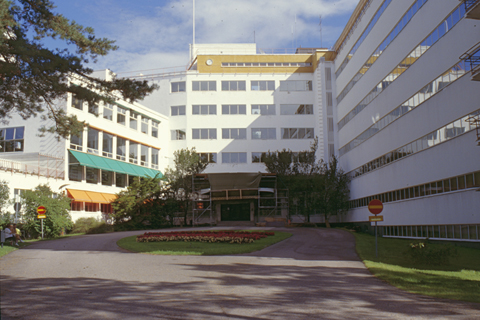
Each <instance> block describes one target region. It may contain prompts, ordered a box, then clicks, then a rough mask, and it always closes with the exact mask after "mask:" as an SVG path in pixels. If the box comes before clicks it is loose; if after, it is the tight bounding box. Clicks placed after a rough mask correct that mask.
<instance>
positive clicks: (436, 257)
mask: <svg viewBox="0 0 480 320" xmlns="http://www.w3.org/2000/svg"><path fill="white" fill-rule="evenodd" d="M407 252H408V255H409V257H410V259H411V260H412V261H413V262H415V263H419V264H425V265H446V264H448V263H449V262H450V259H451V258H454V257H455V256H456V255H457V249H456V248H455V247H454V246H452V245H450V244H431V243H428V242H418V243H410V245H409V249H408V251H407Z"/></svg>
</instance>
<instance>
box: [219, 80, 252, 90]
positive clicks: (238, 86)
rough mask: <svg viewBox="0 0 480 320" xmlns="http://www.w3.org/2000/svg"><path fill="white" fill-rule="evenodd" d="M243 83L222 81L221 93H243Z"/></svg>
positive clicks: (244, 88)
mask: <svg viewBox="0 0 480 320" xmlns="http://www.w3.org/2000/svg"><path fill="white" fill-rule="evenodd" d="M245 90H246V84H245V81H222V91H245Z"/></svg>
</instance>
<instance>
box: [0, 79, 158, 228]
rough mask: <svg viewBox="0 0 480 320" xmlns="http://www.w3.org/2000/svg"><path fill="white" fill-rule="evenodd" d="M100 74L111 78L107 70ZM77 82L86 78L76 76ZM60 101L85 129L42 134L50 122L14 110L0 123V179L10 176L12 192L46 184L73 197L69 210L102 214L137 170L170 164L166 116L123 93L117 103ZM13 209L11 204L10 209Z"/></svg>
mask: <svg viewBox="0 0 480 320" xmlns="http://www.w3.org/2000/svg"><path fill="white" fill-rule="evenodd" d="M96 76H99V77H102V78H104V79H105V78H108V77H110V76H111V72H110V71H109V70H106V71H103V72H98V73H96ZM72 83H73V84H75V85H82V81H79V80H72ZM57 105H58V106H61V107H63V108H64V109H65V111H66V112H67V114H73V115H76V116H77V118H78V120H79V121H85V123H87V127H85V129H84V131H83V134H82V135H81V136H80V137H77V136H72V137H71V138H70V139H67V140H65V139H60V140H58V139H56V137H55V136H54V135H53V134H51V133H45V134H44V136H39V131H38V129H39V128H40V127H41V126H43V125H45V126H46V127H49V126H50V125H52V123H51V122H49V121H43V120H41V119H38V118H31V119H29V120H23V119H22V118H21V117H20V116H15V117H14V118H13V119H11V120H10V121H9V124H8V126H6V127H1V128H0V146H1V148H0V180H4V181H7V183H8V185H9V188H10V190H11V198H12V199H15V201H16V202H17V201H19V198H18V196H17V195H19V194H20V193H21V192H22V190H29V189H33V188H35V187H36V186H38V185H40V184H47V185H49V186H50V188H51V189H52V191H54V192H63V193H64V194H67V195H68V196H69V197H70V198H71V199H72V203H71V215H72V218H73V219H74V220H76V219H78V218H80V217H95V218H101V217H102V214H108V213H111V212H112V208H111V205H110V203H111V201H112V200H113V199H115V194H116V193H118V192H119V191H120V190H122V189H123V188H125V187H126V186H127V185H128V184H129V183H131V181H132V179H133V178H135V177H138V176H155V175H157V174H159V175H160V176H161V174H162V173H161V170H163V168H164V167H165V166H166V165H167V164H166V162H167V160H168V158H167V154H166V151H165V150H164V149H167V147H168V145H167V143H166V141H165V139H164V137H165V136H166V135H167V132H168V118H167V117H165V116H163V115H161V114H159V113H157V112H154V111H152V110H150V109H148V108H146V107H144V106H142V105H140V104H138V103H128V102H127V101H123V100H121V99H119V100H117V102H116V103H115V104H100V105H95V106H92V107H89V106H88V105H87V104H86V103H84V102H83V101H81V100H78V99H76V98H75V97H74V96H72V95H71V94H69V95H68V97H67V99H66V101H59V102H58V104H57ZM8 211H10V212H13V208H12V209H10V210H8Z"/></svg>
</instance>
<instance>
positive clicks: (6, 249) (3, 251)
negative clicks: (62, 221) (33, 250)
mask: <svg viewBox="0 0 480 320" xmlns="http://www.w3.org/2000/svg"><path fill="white" fill-rule="evenodd" d="M84 234H85V233H70V234H66V235H64V236H60V237H57V238H45V239H28V240H24V241H25V242H18V244H19V246H18V247H15V246H12V245H10V241H8V244H6V243H4V244H3V248H0V257H3V256H5V255H7V254H9V253H10V252H12V251H15V250H17V249H21V248H24V247H27V246H29V245H30V244H32V243H34V242H37V241H49V240H57V239H62V238H68V237H73V236H80V235H84Z"/></svg>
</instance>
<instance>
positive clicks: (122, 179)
mask: <svg viewBox="0 0 480 320" xmlns="http://www.w3.org/2000/svg"><path fill="white" fill-rule="evenodd" d="M115 186H117V187H118V188H125V187H126V186H127V175H126V174H123V173H115Z"/></svg>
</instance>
